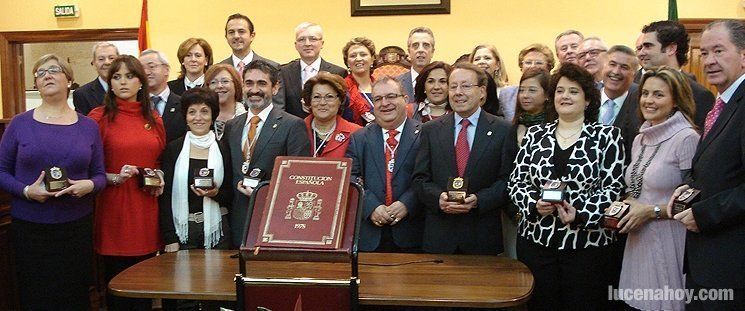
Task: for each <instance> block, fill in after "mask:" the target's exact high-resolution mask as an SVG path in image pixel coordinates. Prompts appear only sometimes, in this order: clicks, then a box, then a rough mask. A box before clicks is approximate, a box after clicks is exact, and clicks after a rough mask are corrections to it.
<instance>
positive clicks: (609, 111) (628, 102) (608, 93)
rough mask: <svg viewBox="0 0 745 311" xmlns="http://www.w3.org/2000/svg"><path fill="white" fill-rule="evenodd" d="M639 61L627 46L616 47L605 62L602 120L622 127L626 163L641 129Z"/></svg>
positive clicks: (601, 106)
mask: <svg viewBox="0 0 745 311" xmlns="http://www.w3.org/2000/svg"><path fill="white" fill-rule="evenodd" d="M637 68H639V63H638V61H637V59H636V55H634V50H632V49H631V48H629V47H627V46H625V45H614V46H612V47H611V48H610V49H609V50H608V52H607V55H606V61H605V64H604V65H603V89H602V90H601V92H600V114H599V115H598V121H600V123H603V124H605V125H614V126H616V127H618V128H620V129H621V136H622V137H623V144H624V147H625V151H626V162H627V164H628V162H629V161H631V145H632V144H633V142H634V137H636V134H637V133H638V132H639V126H640V125H641V123H640V122H639V111H638V110H639V108H638V107H639V98H638V96H637V93H636V92H637V91H638V88H639V87H638V85H636V84H634V83H633V82H632V81H633V79H634V72H635V71H636V69H637Z"/></svg>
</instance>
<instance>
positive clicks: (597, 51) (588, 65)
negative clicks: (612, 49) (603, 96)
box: [577, 37, 608, 89]
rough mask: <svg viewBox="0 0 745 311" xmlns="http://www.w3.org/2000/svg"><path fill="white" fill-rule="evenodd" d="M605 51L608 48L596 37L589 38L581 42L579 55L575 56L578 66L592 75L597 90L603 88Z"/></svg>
mask: <svg viewBox="0 0 745 311" xmlns="http://www.w3.org/2000/svg"><path fill="white" fill-rule="evenodd" d="M607 51H608V47H607V46H606V45H605V43H604V42H603V40H601V39H600V38H598V37H589V38H585V39H584V40H582V44H580V46H579V54H577V59H578V60H579V65H580V66H582V67H584V68H585V69H587V71H588V72H590V74H592V77H593V78H594V79H595V84H596V85H597V88H598V89H602V88H603V64H604V63H605V52H607Z"/></svg>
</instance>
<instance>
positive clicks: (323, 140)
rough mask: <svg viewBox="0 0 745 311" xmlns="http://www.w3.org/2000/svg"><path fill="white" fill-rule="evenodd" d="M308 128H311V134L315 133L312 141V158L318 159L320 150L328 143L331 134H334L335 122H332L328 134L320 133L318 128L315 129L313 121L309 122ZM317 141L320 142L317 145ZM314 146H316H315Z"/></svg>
mask: <svg viewBox="0 0 745 311" xmlns="http://www.w3.org/2000/svg"><path fill="white" fill-rule="evenodd" d="M310 127H311V128H313V132H314V133H315V137H314V139H313V157H318V154H319V153H320V152H321V149H323V148H324V147H325V146H326V143H327V142H328V141H329V138H330V137H331V134H332V133H333V132H334V130H336V122H334V125H333V126H331V129H330V130H329V131H328V132H321V131H320V130H319V129H318V127H316V120H315V119H314V120H313V121H311V122H310ZM319 139H320V142H319V143H317V141H318V140H319ZM316 144H318V145H317V146H316Z"/></svg>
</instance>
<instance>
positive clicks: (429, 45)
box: [398, 27, 435, 101]
mask: <svg viewBox="0 0 745 311" xmlns="http://www.w3.org/2000/svg"><path fill="white" fill-rule="evenodd" d="M406 46H407V47H408V49H409V58H410V59H411V70H409V71H408V72H407V73H404V74H402V75H400V76H398V82H400V83H401V85H402V86H403V87H404V91H406V96H409V100H412V101H413V100H414V85H415V84H416V78H417V77H418V76H419V72H421V71H422V69H424V66H427V65H429V63H430V62H432V55H434V53H435V35H434V33H432V30H431V29H429V28H427V27H416V28H414V29H412V30H411V31H410V32H409V39H408V40H407V41H406Z"/></svg>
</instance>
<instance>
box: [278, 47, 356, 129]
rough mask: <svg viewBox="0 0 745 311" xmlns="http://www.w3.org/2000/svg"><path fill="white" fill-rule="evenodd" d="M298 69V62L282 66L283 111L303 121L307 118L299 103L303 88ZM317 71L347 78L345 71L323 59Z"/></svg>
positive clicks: (294, 61) (297, 60)
mask: <svg viewBox="0 0 745 311" xmlns="http://www.w3.org/2000/svg"><path fill="white" fill-rule="evenodd" d="M300 68H301V66H300V60H299V59H296V60H293V61H291V62H289V63H287V64H285V65H283V66H282V71H281V72H280V77H281V80H282V86H283V89H284V98H285V111H287V112H289V113H290V114H292V115H294V116H296V117H299V118H303V119H304V118H305V117H307V116H308V113H306V112H305V111H303V105H302V104H301V103H300V99H301V98H302V97H301V96H302V95H301V93H302V89H303V86H302V85H301V83H302V81H303V78H302V76H301V74H300ZM319 69H320V70H319V71H326V72H330V73H333V74H336V75H339V76H341V77H342V78H344V77H346V76H347V70H346V69H344V68H341V67H339V66H337V65H334V64H332V63H329V62H327V61H325V60H324V59H323V58H321V66H320V68H319Z"/></svg>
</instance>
